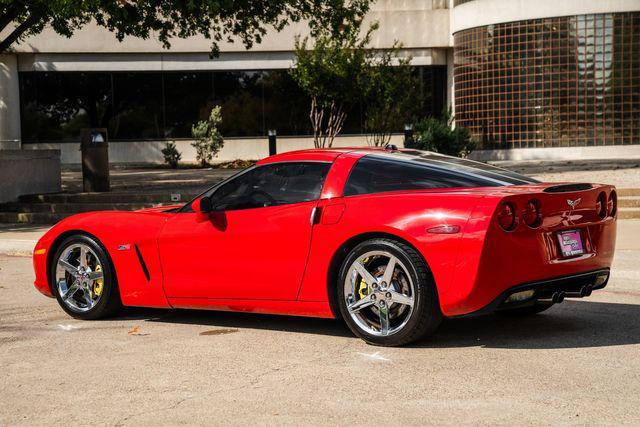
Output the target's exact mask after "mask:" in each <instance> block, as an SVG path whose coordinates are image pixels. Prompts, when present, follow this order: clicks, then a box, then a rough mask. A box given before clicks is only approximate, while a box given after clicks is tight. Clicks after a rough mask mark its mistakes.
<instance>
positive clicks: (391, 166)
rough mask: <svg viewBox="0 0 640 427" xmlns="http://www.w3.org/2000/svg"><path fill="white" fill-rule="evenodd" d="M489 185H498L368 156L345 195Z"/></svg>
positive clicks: (358, 165)
mask: <svg viewBox="0 0 640 427" xmlns="http://www.w3.org/2000/svg"><path fill="white" fill-rule="evenodd" d="M487 185H489V186H493V185H495V184H493V183H490V182H485V181H484V180H478V179H477V178H472V177H470V176H465V175H464V174H458V173H456V172H449V171H443V170H438V169H433V168H430V167H428V166H425V165H421V164H419V163H417V162H410V161H402V160H395V159H387V158H378V157H375V156H374V155H367V156H364V157H362V158H361V159H360V160H358V162H357V163H356V165H355V166H354V167H353V169H352V170H351V174H350V175H349V179H348V180H347V184H346V185H345V188H344V195H345V196H355V195H358V194H371V193H381V192H385V191H398V190H420V189H426V188H454V187H480V186H487Z"/></svg>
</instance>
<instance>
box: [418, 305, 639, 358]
mask: <svg viewBox="0 0 640 427" xmlns="http://www.w3.org/2000/svg"><path fill="white" fill-rule="evenodd" d="M638 343H640V305H634V304H615V303H605V302H590V301H567V300H565V302H564V303H562V304H560V305H558V306H556V307H552V308H550V309H549V310H547V311H545V312H543V313H540V314H537V315H533V316H526V317H512V316H504V315H499V314H494V315H491V316H485V317H477V318H467V319H451V320H447V321H445V322H444V323H443V324H442V325H441V327H440V329H439V330H438V332H437V333H436V335H435V336H434V337H433V338H431V339H430V340H428V341H422V342H418V343H416V344H417V345H416V347H432V348H438V347H440V348H452V347H474V346H481V347H490V348H510V349H562V348H582V347H607V346H616V345H627V344H638Z"/></svg>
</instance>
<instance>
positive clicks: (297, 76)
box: [289, 23, 378, 147]
mask: <svg viewBox="0 0 640 427" xmlns="http://www.w3.org/2000/svg"><path fill="white" fill-rule="evenodd" d="M377 28H378V24H377V23H376V24H373V25H372V26H371V27H370V28H369V30H368V31H367V32H366V33H365V34H364V36H362V37H361V36H360V25H359V23H355V24H354V25H351V26H347V27H345V28H344V29H343V31H342V32H341V33H339V34H337V35H336V34H332V33H329V32H323V33H320V34H318V35H317V36H316V37H315V38H314V40H313V43H314V44H313V47H312V48H310V47H309V45H310V39H309V37H305V38H302V39H301V38H300V37H297V38H296V43H295V55H296V64H295V65H296V66H295V67H294V68H292V69H291V70H290V71H289V72H290V74H291V76H292V77H293V79H294V80H295V81H296V83H297V84H298V86H300V88H301V89H302V90H303V91H304V92H305V93H306V94H307V95H308V96H309V97H310V98H311V109H310V113H309V118H310V120H311V125H312V127H313V141H314V144H315V146H316V147H331V146H332V145H333V140H334V138H335V136H336V135H337V134H339V133H340V131H341V130H342V126H343V125H344V122H345V120H346V118H347V114H348V112H349V110H350V109H351V108H352V107H353V105H354V104H355V103H357V102H358V100H359V99H360V96H361V93H360V92H361V90H360V88H361V81H362V78H363V77H364V76H365V72H366V68H367V66H368V65H367V51H366V49H365V48H366V46H367V45H368V44H369V41H370V40H371V33H372V32H373V31H375V30H376V29H377Z"/></svg>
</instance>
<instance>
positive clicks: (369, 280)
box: [353, 261, 378, 285]
mask: <svg viewBox="0 0 640 427" xmlns="http://www.w3.org/2000/svg"><path fill="white" fill-rule="evenodd" d="M353 268H355V269H356V271H357V272H358V273H359V274H360V276H362V280H364V281H365V283H366V284H367V285H373V284H374V283H378V281H377V280H376V278H375V277H373V276H372V275H371V273H369V270H367V268H366V267H365V266H364V264H362V263H361V262H360V261H356V262H355V263H354V264H353Z"/></svg>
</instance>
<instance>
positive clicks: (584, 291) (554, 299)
mask: <svg viewBox="0 0 640 427" xmlns="http://www.w3.org/2000/svg"><path fill="white" fill-rule="evenodd" d="M591 292H593V286H591V285H586V286H583V287H581V288H580V290H579V291H577V292H565V291H556V292H554V293H553V294H551V296H549V297H544V298H538V302H545V303H553V304H560V303H561V302H562V301H564V299H565V298H584V297H588V296H589V295H591Z"/></svg>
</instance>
